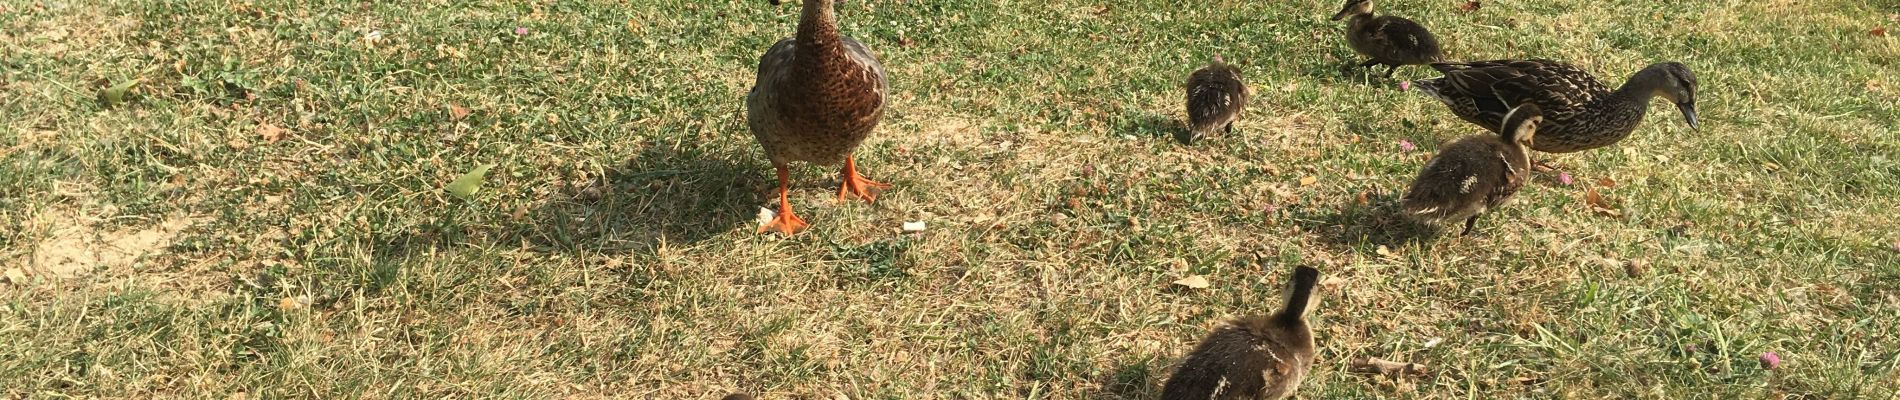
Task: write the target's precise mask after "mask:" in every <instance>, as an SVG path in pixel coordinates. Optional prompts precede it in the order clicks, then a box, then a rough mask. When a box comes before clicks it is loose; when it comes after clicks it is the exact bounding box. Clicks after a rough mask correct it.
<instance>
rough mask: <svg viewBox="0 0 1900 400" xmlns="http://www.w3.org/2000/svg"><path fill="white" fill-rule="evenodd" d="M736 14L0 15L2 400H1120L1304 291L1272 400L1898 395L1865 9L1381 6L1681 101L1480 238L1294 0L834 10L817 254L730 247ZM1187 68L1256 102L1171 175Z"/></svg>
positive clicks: (657, 7) (1503, 215)
mask: <svg viewBox="0 0 1900 400" xmlns="http://www.w3.org/2000/svg"><path fill="white" fill-rule="evenodd" d="M765 3H766V2H764V1H750V0H748V1H719V2H706V1H685V0H647V1H632V2H604V1H603V2H576V1H539V2H523V1H515V2H503V3H483V2H439V1H438V2H332V1H317V2H293V1H283V0H256V1H236V0H233V1H222V2H205V1H177V0H117V1H80V2H26V1H8V2H0V28H3V29H0V49H3V51H0V116H4V118H0V121H3V122H0V266H3V267H0V269H6V270H10V271H12V272H13V273H15V274H16V275H15V276H13V277H9V278H7V279H6V280H7V281H9V283H7V284H5V285H0V393H4V394H5V396H6V397H9V398H61V397H108V398H117V397H145V396H161V397H180V398H207V397H229V396H235V395H244V396H248V397H258V398H282V397H314V398H359V397H361V398H398V397H400V398H410V397H433V398H439V397H455V398H469V397H480V398H490V397H504V398H549V397H580V398H592V397H634V398H705V399H710V398H716V397H717V396H719V395H722V394H723V393H726V392H729V391H734V390H744V391H749V392H755V393H762V394H764V395H765V396H764V397H765V398H832V397H833V396H834V395H840V394H842V395H845V396H849V397H850V398H854V399H868V398H877V399H884V398H890V399H897V398H1036V399H1042V398H1050V399H1067V398H1109V399H1115V398H1154V397H1155V396H1156V395H1157V394H1158V393H1159V391H1160V382H1161V381H1162V380H1164V379H1165V378H1166V374H1167V371H1168V369H1169V368H1170V366H1171V363H1173V362H1174V361H1175V360H1176V359H1177V357H1178V356H1179V355H1180V354H1182V353H1183V352H1185V351H1187V350H1188V349H1190V348H1191V347H1192V346H1193V345H1194V343H1195V341H1196V340H1198V339H1199V337H1200V335H1202V334H1204V333H1205V332H1206V331H1207V330H1208V329H1209V328H1210V327H1212V326H1215V325H1216V324H1218V323H1220V322H1221V321H1223V320H1226V319H1228V318H1232V317H1235V316H1240V315H1245V314H1250V313H1260V312H1266V311H1268V310H1270V309H1271V308H1273V307H1275V306H1277V304H1276V303H1277V302H1278V288H1279V286H1280V284H1281V282H1282V281H1283V279H1285V278H1284V275H1285V271H1287V270H1289V269H1290V268H1291V266H1293V265H1313V266H1316V267H1319V268H1321V270H1322V271H1324V273H1325V274H1326V276H1327V277H1328V279H1336V280H1334V281H1332V282H1330V283H1329V284H1328V285H1327V286H1326V287H1325V288H1324V290H1323V291H1322V294H1321V296H1322V299H1321V300H1320V302H1319V303H1318V308H1317V309H1316V311H1315V313H1314V318H1315V321H1316V322H1315V324H1316V326H1317V328H1316V329H1317V334H1318V337H1319V340H1320V342H1321V344H1322V347H1323V351H1322V352H1321V353H1320V355H1319V362H1318V364H1317V365H1316V366H1315V367H1314V371H1313V372H1312V374H1311V377H1310V380H1309V381H1308V382H1307V383H1306V384H1305V385H1304V387H1303V390H1302V392H1301V395H1300V396H1301V397H1302V398H1328V399H1330V398H1764V397H1772V398H1830V399H1838V398H1869V399H1893V398H1896V396H1897V395H1896V394H1895V392H1896V390H1895V389H1894V388H1896V387H1900V341H1896V340H1895V339H1893V338H1894V337H1896V335H1900V319H1896V318H1894V317H1893V316H1894V315H1896V314H1897V313H1900V252H1896V250H1895V249H1892V248H1891V247H1892V246H1894V245H1893V243H1894V241H1895V240H1900V236H1897V235H1900V233H1896V232H1900V220H1897V219H1900V217H1896V214H1895V213H1894V204H1896V199H1900V164H1897V163H1896V162H1900V160H1896V157H1900V156H1896V155H1897V154H1900V136H1896V134H1895V132H1894V130H1893V127H1895V126H1900V106H1896V104H1900V80H1896V78H1895V76H1894V75H1893V71H1895V70H1900V65H1896V64H1900V42H1897V40H1900V39H1896V38H1894V37H1891V36H1875V35H1871V34H1870V30H1872V29H1874V28H1877V27H1887V28H1888V29H1894V28H1900V26H1896V25H1900V17H1896V16H1895V14H1896V13H1900V6H1896V4H1895V3H1894V2H1892V1H1885V0H1882V1H1876V2H1855V1H1846V0H1819V1H1806V2H1796V1H1785V0H1784V1H1757V2H1742V1H1679V2H1668V3H1667V4H1659V3H1656V2H1636V1H1581V0H1552V1H1534V2H1533V1H1505V0H1498V1H1490V2H1485V3H1484V7H1483V8H1481V9H1479V10H1478V11H1476V12H1469V13H1467V12H1461V11H1458V10H1457V8H1456V7H1455V5H1456V4H1457V3H1459V2H1455V1H1451V0H1442V1H1410V0H1405V1H1384V2H1381V3H1380V7H1381V8H1382V9H1383V10H1388V11H1392V12H1396V13H1399V14H1402V15H1407V16H1411V17H1413V18H1415V19H1418V20H1420V21H1423V22H1424V23H1426V24H1428V25H1429V26H1431V27H1433V29H1434V30H1436V31H1437V33H1438V34H1439V36H1440V37H1442V38H1444V39H1445V41H1446V42H1447V44H1446V45H1447V52H1448V53H1449V54H1451V55H1452V56H1453V57H1454V58H1465V59H1484V58H1504V57H1527V56H1536V57H1545V58H1554V59H1561V60H1566V61H1570V62H1573V63H1575V64H1577V65H1579V66H1581V67H1582V68H1583V69H1585V70H1588V71H1593V72H1595V73H1597V74H1598V75H1599V76H1602V77H1604V78H1606V80H1608V81H1612V82H1620V80H1621V79H1622V78H1623V77H1625V76H1627V75H1629V74H1631V73H1633V72H1635V71H1636V70H1637V69H1640V68H1641V67H1642V66H1644V65H1647V64H1649V63H1652V62H1658V61H1663V60H1680V61H1682V62H1684V63H1686V64H1688V65H1689V66H1690V67H1691V68H1693V69H1694V70H1695V72H1696V73H1697V74H1698V75H1699V77H1700V79H1701V82H1702V90H1703V92H1702V94H1701V95H1700V96H1699V100H1700V103H1701V111H1702V123H1703V128H1702V130H1700V131H1690V130H1688V128H1687V127H1686V126H1685V125H1684V124H1683V123H1681V122H1680V120H1679V118H1678V117H1677V116H1675V115H1674V113H1673V109H1672V107H1669V106H1668V105H1666V104H1662V102H1658V103H1657V104H1653V105H1652V108H1651V116H1650V118H1649V121H1647V122H1646V123H1645V124H1644V125H1643V127H1642V128H1640V129H1639V131H1638V132H1636V133H1635V135H1634V136H1633V137H1632V138H1631V139H1629V140H1627V141H1624V142H1623V143H1621V144H1619V145H1617V146H1615V147H1612V148H1608V149H1605V150H1598V151H1592V152H1587V153H1581V154H1573V155H1561V156H1546V158H1548V159H1550V160H1552V161H1555V162H1557V163H1559V164H1562V165H1565V166H1566V167H1567V168H1568V170H1567V171H1568V172H1569V173H1570V174H1571V175H1573V176H1575V177H1576V179H1577V183H1575V184H1572V185H1564V184H1562V183H1560V182H1557V181H1556V179H1555V178H1554V177H1552V176H1550V175H1540V176H1539V177H1538V179H1537V180H1536V182H1534V183H1533V184H1532V185H1530V186H1528V187H1527V188H1526V189H1525V191H1524V192H1523V193H1522V194H1521V195H1520V196H1519V197H1518V199H1517V200H1516V202H1514V203H1513V204H1511V205H1509V206H1507V207H1505V208H1503V209H1501V210H1498V212H1497V213H1495V214H1493V215H1492V216H1491V217H1489V218H1488V219H1486V220H1484V221H1481V222H1482V224H1481V226H1480V229H1482V230H1483V231H1484V232H1486V233H1488V234H1489V237H1487V238H1482V239H1461V238H1454V237H1449V236H1440V237H1436V238H1424V239H1419V238H1407V237H1406V235H1401V234H1398V233H1395V232H1397V231H1395V230H1396V229H1399V228H1400V225H1399V224H1396V223H1394V222H1393V221H1392V219H1391V218H1390V216H1389V214H1388V212H1389V210H1390V208H1391V203H1392V202H1393V201H1394V199H1395V198H1396V196H1397V194H1398V193H1399V191H1401V190H1403V189H1404V186H1405V185H1406V184H1407V183H1408V181H1409V180H1410V179H1411V178H1412V177H1413V176H1414V174H1415V173H1416V171H1417V168H1419V166H1420V165H1421V164H1422V161H1423V159H1422V158H1423V157H1425V155H1427V154H1429V153H1430V151H1432V150H1434V149H1435V148H1436V144H1437V143H1441V142H1443V141H1447V140H1451V139H1454V138H1457V137H1460V136H1463V135H1469V134H1475V133H1477V132H1478V131H1477V128H1475V127H1473V126H1471V125H1469V124H1466V123H1463V122H1460V121H1458V120H1457V119H1455V118H1454V117H1452V116H1451V115H1450V114H1449V113H1448V112H1446V111H1445V110H1444V108H1443V107H1442V106H1440V105H1438V104H1435V103H1434V102H1432V101H1431V100H1429V99H1427V98H1425V97H1424V96H1421V95H1418V94H1416V93H1407V92H1401V91H1398V90H1395V89H1394V88H1393V83H1394V82H1392V81H1383V80H1377V79H1368V78H1366V77H1364V76H1363V75H1361V74H1359V73H1354V72H1348V71H1345V67H1346V66H1348V65H1350V64H1353V63H1355V62H1356V61H1357V60H1356V58H1355V57H1354V56H1353V55H1352V54H1351V53H1350V51H1349V50H1347V49H1346V48H1345V45H1344V43H1343V39H1342V38H1341V37H1340V31H1341V28H1340V24H1338V23H1335V22H1332V21H1328V20H1326V19H1325V17H1327V16H1329V15H1330V14H1331V13H1332V12H1333V11H1335V10H1336V9H1337V6H1338V4H1335V3H1336V2H1334V1H1317V0H1293V1H1212V2H1202V4H1199V5H1194V6H1182V5H1178V4H1176V3H1177V2H1162V1H1152V0H1139V1H1125V2H1107V3H1112V4H1108V5H1102V4H1103V3H1104V2H1098V1H1073V0H1050V1H1020V0H1005V1H995V2H990V1H973V0H942V1H892V0H867V1H854V2H852V3H849V4H847V5H845V6H842V7H841V10H840V15H841V17H842V19H843V21H844V30H845V31H846V32H847V34H849V35H852V36H854V37H857V38H859V39H861V40H863V41H864V42H865V43H867V44H869V45H871V46H872V47H873V48H876V49H878V50H879V51H880V52H881V55H882V57H883V59H884V63H885V65H886V66H887V67H888V68H889V69H890V73H891V76H892V78H893V82H892V87H893V93H892V96H893V98H892V109H891V110H890V112H889V113H887V114H886V117H885V120H884V122H883V125H882V126H881V127H880V128H879V130H878V132H877V134H876V135H874V136H873V138H872V139H871V140H870V141H868V142H867V143H866V144H865V146H864V147H862V148H861V149H860V151H859V157H860V161H862V162H861V163H860V164H861V165H862V166H863V167H864V169H865V171H866V173H867V174H868V175H869V176H870V177H872V178H874V179H878V180H881V181H886V182H891V183H894V184H896V185H897V187H896V188H895V189H893V190H890V191H887V192H885V193H883V195H882V197H880V201H879V202H878V203H876V204H875V205H864V204H861V203H850V204H838V203H834V202H833V201H831V200H832V197H833V193H834V192H833V191H834V190H835V189H836V184H837V180H836V177H835V171H833V170H830V169H821V168H813V167H805V168H800V169H798V170H796V171H795V173H794V185H795V191H794V193H793V196H792V201H793V202H795V204H796V205H797V206H798V207H800V208H799V210H800V212H801V213H802V214H804V215H805V217H806V218H808V219H809V220H810V221H811V222H812V223H813V224H814V227H813V229H812V230H811V231H809V232H807V233H805V234H801V235H799V236H796V237H792V238H789V239H787V238H780V237H775V236H762V235H757V234H754V233H753V230H754V228H755V227H756V225H755V222H754V221H753V216H754V214H755V213H756V211H757V209H758V208H759V207H760V206H765V205H768V204H769V203H768V192H769V191H770V190H771V188H772V187H773V186H774V182H773V179H772V177H771V174H770V167H769V166H768V164H767V163H766V162H765V161H764V158H763V157H762V155H761V154H760V151H759V150H758V149H757V145H756V144H755V143H754V142H753V140H752V138H751V136H750V134H749V133H748V132H747V130H746V127H745V124H744V122H743V109H742V100H741V98H742V96H743V95H744V92H745V91H746V90H747V89H748V87H749V86H750V84H751V80H752V78H753V73H754V70H753V68H754V67H755V64H756V60H757V57H758V55H759V54H760V53H761V52H762V51H763V50H764V49H765V48H766V47H767V46H768V45H769V44H771V43H772V42H773V41H776V40H778V39H779V38H781V37H784V36H787V35H789V34H790V33H791V32H792V30H793V25H794V24H795V20H796V13H797V11H796V8H795V7H792V6H784V7H770V6H768V5H766V4H765ZM516 27H523V28H526V29H527V34H526V35H516V34H515V29H516ZM1215 53H1220V54H1222V55H1224V56H1225V57H1226V58H1227V59H1228V60H1230V61H1235V62H1237V63H1239V64H1240V65H1242V67H1243V68H1242V69H1243V71H1244V72H1245V74H1246V76H1247V79H1248V80H1249V81H1250V83H1251V84H1252V85H1253V86H1254V87H1255V88H1256V89H1258V91H1259V93H1260V94H1259V96H1257V97H1256V100H1255V101H1254V103H1253V104H1252V105H1251V109H1250V110H1251V111H1250V113H1249V114H1248V116H1247V117H1246V118H1245V119H1244V120H1243V122H1242V123H1240V124H1239V126H1238V128H1239V129H1238V130H1237V131H1236V132H1237V133H1236V134H1234V135H1231V136H1227V137H1220V138H1215V139H1212V140H1207V141H1204V142H1202V143H1201V144H1199V145H1196V146H1192V147H1185V146H1180V145H1176V144H1174V143H1173V142H1172V141H1171V140H1170V139H1169V138H1168V135H1167V134H1168V132H1170V131H1171V130H1173V129H1180V128H1179V127H1178V125H1177V124H1178V123H1177V122H1175V121H1176V120H1177V119H1178V118H1179V116H1180V115H1181V110H1182V108H1183V105H1182V104H1181V101H1182V100H1181V98H1182V96H1183V95H1182V90H1181V88H1180V87H1179V84H1180V82H1181V81H1182V80H1184V79H1185V76H1186V74H1187V73H1188V72H1189V71H1191V70H1192V69H1193V68H1195V67H1197V66H1198V65H1199V64H1200V63H1202V62H1203V61H1204V60H1205V59H1207V58H1208V57H1209V56H1211V55H1213V54H1215ZM1400 75H1401V76H1402V77H1406V78H1422V77H1426V76H1429V75H1430V74H1429V73H1428V72H1427V71H1425V70H1424V69H1422V68H1417V67H1413V68H1408V69H1405V70H1402V71H1400ZM130 79H142V81H141V82H140V84H139V85H138V86H136V87H135V88H133V89H132V90H131V94H130V95H129V96H128V99H127V100H126V102H124V103H121V104H104V103H102V102H101V101H100V99H99V97H100V96H99V92H100V91H101V90H102V89H104V88H106V87H109V86H112V85H114V84H118V83H121V82H125V81H127V80H130ZM457 108H463V109H467V110H469V114H467V115H466V116H463V117H458V112H457V111H455V110H456V109H457ZM278 134H281V137H279V138H275V139H276V140H272V139H273V138H271V137H268V136H275V135H278ZM1401 140H1410V141H1412V142H1415V143H1418V144H1419V150H1416V151H1413V152H1409V153H1406V152H1401V151H1400V150H1399V145H1398V143H1399V142H1400V141H1401ZM485 163H496V164H497V166H496V167H495V168H494V170H493V171H492V172H491V173H490V174H489V179H488V187H487V188H486V189H485V190H484V191H483V192H481V193H479V194H477V195H476V196H475V197H474V198H473V199H472V200H461V199H458V198H455V197H451V196H447V195H446V192H445V191H444V190H443V189H442V186H443V185H444V184H445V183H447V182H448V181H450V180H452V179H454V177H456V176H457V175H459V174H461V173H463V172H466V171H467V170H469V169H472V168H474V167H475V166H477V165H480V164H485ZM1304 178H1312V180H1311V182H1312V183H1310V184H1302V181H1303V180H1305V179H1304ZM1586 186H1589V187H1595V188H1596V189H1597V190H1598V191H1600V192H1601V193H1602V194H1603V196H1604V197H1605V198H1606V199H1607V200H1608V202H1609V203H1610V205H1611V206H1612V207H1614V208H1615V210H1616V212H1617V213H1618V214H1619V215H1615V216H1613V215H1609V214H1608V213H1604V212H1598V211H1593V210H1592V209H1591V208H1590V207H1588V206H1586V204H1585V200H1584V187H1586ZM904 221H926V222H928V223H929V229H928V230H927V231H925V232H923V233H920V234H910V235H905V234H900V233H898V227H899V225H900V224H901V223H902V222H904ZM1190 275H1205V276H1206V277H1207V279H1208V280H1209V281H1211V282H1212V284H1213V286H1212V287H1210V288H1208V289H1202V290H1192V289H1185V288H1180V287H1173V286H1171V285H1170V282H1172V281H1174V280H1177V279H1181V278H1183V277H1186V276H1190ZM1433 341H1436V342H1438V343H1437V345H1436V346H1427V345H1426V343H1428V342H1433ZM1769 351H1772V352H1776V353H1778V354H1780V355H1781V357H1782V358H1783V359H1784V360H1785V364H1783V365H1782V366H1781V368H1780V369H1778V370H1775V371H1764V370H1762V369H1761V368H1759V367H1758V366H1756V357H1757V355H1759V354H1761V353H1763V352H1769ZM1362 356H1370V357H1380V358H1386V359H1394V360H1405V361H1414V362H1420V363H1424V364H1427V365H1429V366H1430V367H1431V369H1432V373H1431V374H1429V375H1427V376H1423V377H1416V378H1405V379H1398V380H1391V379H1386V378H1380V377H1369V376H1362V375H1354V374H1350V373H1348V372H1347V360H1350V359H1352V358H1355V357H1362Z"/></svg>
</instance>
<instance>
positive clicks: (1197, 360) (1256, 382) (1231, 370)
mask: <svg viewBox="0 0 1900 400" xmlns="http://www.w3.org/2000/svg"><path fill="white" fill-rule="evenodd" d="M1318 282H1319V270H1317V269H1313V268H1312V267H1299V268H1297V269H1294V270H1293V280H1292V281H1291V282H1289V283H1288V285H1287V291H1286V301H1285V305H1284V306H1282V307H1281V308H1280V311H1279V312H1275V313H1273V315H1263V316H1254V317H1248V318H1241V319H1239V320H1235V321H1233V322H1230V323H1228V324H1226V325H1223V326H1221V327H1219V328H1215V329H1214V332H1213V333H1211V334H1208V335H1207V338H1206V339H1204V340H1202V341H1201V344H1200V346H1198V347H1196V348H1195V349H1194V352H1193V353H1190V354H1188V356H1187V358H1186V359H1183V360H1182V361H1181V367H1180V368H1179V369H1176V370H1175V371H1174V376H1173V377H1170V378H1168V383H1167V384H1165V385H1163V386H1162V389H1161V399H1162V400H1190V399H1191V400H1239V399H1249V400H1259V399H1269V400H1270V399H1281V398H1286V397H1288V396H1291V395H1292V394H1293V392H1294V391H1295V390H1298V389H1299V387H1300V380H1301V379H1303V378H1305V377H1306V370H1307V368H1309V367H1312V366H1313V353H1314V345H1313V330H1312V328H1310V327H1308V326H1307V324H1306V309H1307V306H1308V305H1309V304H1310V302H1311V301H1312V297H1313V286H1314V284H1316V283H1318Z"/></svg>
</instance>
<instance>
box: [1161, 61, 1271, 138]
mask: <svg viewBox="0 0 1900 400" xmlns="http://www.w3.org/2000/svg"><path fill="white" fill-rule="evenodd" d="M1251 94H1252V90H1251V89H1249V88H1247V83H1246V82H1242V81H1241V80H1240V69H1239V68H1234V66H1232V65H1227V62H1225V61H1223V60H1221V58H1220V55H1215V56H1214V59H1213V60H1212V61H1209V62H1208V64H1207V66H1206V67H1201V69H1199V70H1195V71H1194V73H1192V74H1189V75H1188V81H1187V112H1188V130H1187V132H1181V133H1176V134H1175V140H1179V141H1180V142H1181V143H1182V144H1194V141H1195V140H1197V139H1200V138H1203V137H1207V136H1209V135H1212V134H1213V133H1214V131H1215V130H1221V131H1222V132H1225V133H1230V134H1231V133H1233V132H1234V121H1237V120H1239V119H1240V112H1241V111H1243V110H1245V109H1246V108H1247V97H1249V96H1250V95H1251Z"/></svg>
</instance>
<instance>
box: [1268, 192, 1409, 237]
mask: <svg viewBox="0 0 1900 400" xmlns="http://www.w3.org/2000/svg"><path fill="white" fill-rule="evenodd" d="M1288 211H1289V212H1291V213H1292V214H1293V216H1294V218H1293V219H1294V221H1296V223H1298V224H1299V225H1300V228H1301V229H1304V230H1306V231H1308V232H1313V233H1315V234H1318V235H1319V236H1320V238H1321V239H1322V240H1324V241H1325V242H1326V243H1329V244H1334V245H1342V246H1357V245H1362V244H1364V245H1372V246H1379V245H1383V246H1387V247H1398V246H1400V245H1404V244H1413V243H1423V242H1428V241H1431V240H1433V239H1434V238H1436V237H1437V236H1439V234H1440V233H1441V232H1440V231H1441V229H1439V228H1437V227H1432V226H1428V225H1423V224H1419V223H1416V222H1412V221H1411V220H1407V219H1405V218H1404V217H1403V216H1401V215H1399V212H1398V211H1399V198H1398V194H1396V193H1385V194H1380V195H1378V196H1373V197H1369V198H1367V199H1366V203H1365V204H1359V203H1358V201H1357V200H1351V201H1349V202H1348V203H1346V204H1344V205H1341V206H1339V207H1336V208H1330V209H1318V208H1306V209H1294V210H1288Z"/></svg>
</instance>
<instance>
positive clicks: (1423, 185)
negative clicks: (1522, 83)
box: [1401, 103, 1544, 235]
mask: <svg viewBox="0 0 1900 400" xmlns="http://www.w3.org/2000/svg"><path fill="white" fill-rule="evenodd" d="M1543 120H1544V117H1543V114H1542V111H1541V110H1539V109H1538V107H1537V105H1535V104H1529V103H1526V104H1524V105H1522V106H1518V107H1517V108H1516V109H1513V110H1511V112H1510V113H1508V114H1506V115H1505V116H1504V123H1505V125H1504V126H1505V127H1507V128H1508V129H1505V130H1503V133H1501V134H1495V135H1492V134H1487V135H1479V136H1471V137H1466V138H1464V139H1458V141H1456V142H1452V143H1451V144H1449V145H1446V146H1445V148H1444V149H1443V150H1439V151H1438V155H1436V156H1432V160H1431V161H1427V162H1426V163H1425V169H1424V170H1423V171H1419V173H1418V179H1417V180H1416V181H1413V182H1412V188H1411V190H1409V191H1407V192H1406V193H1405V198H1404V199H1402V200H1401V203H1403V206H1404V209H1405V211H1404V212H1405V216H1406V217H1408V218H1411V219H1412V220H1414V221H1419V222H1423V223H1428V224H1438V223H1440V222H1443V221H1456V220H1460V219H1463V220H1464V221H1465V230H1464V232H1462V233H1459V235H1470V234H1471V227H1472V226H1473V225H1476V224H1477V222H1478V216H1479V215H1481V214H1484V212H1485V211H1486V210H1489V209H1491V208H1492V207H1497V206H1499V205H1503V204H1504V202H1505V201H1508V200H1510V199H1511V195H1514V194H1517V189H1518V188H1520V187H1523V186H1524V182H1525V181H1526V180H1528V179H1529V178H1530V163H1531V159H1530V150H1529V147H1530V146H1531V143H1533V141H1532V140H1531V139H1532V138H1533V137H1535V136H1539V134H1538V130H1537V126H1538V124H1539V123H1542V122H1543Z"/></svg>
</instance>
